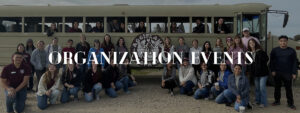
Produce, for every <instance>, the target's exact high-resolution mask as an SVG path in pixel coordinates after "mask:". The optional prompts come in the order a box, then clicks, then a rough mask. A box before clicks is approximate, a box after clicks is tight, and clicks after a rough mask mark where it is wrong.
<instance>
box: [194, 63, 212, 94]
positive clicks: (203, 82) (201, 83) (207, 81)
mask: <svg viewBox="0 0 300 113" xmlns="http://www.w3.org/2000/svg"><path fill="white" fill-rule="evenodd" d="M201 69H202V70H201V72H200V79H199V80H198V87H199V88H198V89H197V90H196V92H195V94H194V98H195V99H201V98H207V97H208V96H209V92H210V88H211V86H212V80H213V77H214V76H215V75H214V72H213V71H211V70H207V64H205V63H202V64H201Z"/></svg>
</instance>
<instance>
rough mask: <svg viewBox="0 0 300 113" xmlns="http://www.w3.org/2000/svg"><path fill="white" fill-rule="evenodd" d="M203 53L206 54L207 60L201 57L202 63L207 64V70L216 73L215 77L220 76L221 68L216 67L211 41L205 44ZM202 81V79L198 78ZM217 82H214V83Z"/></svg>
mask: <svg viewBox="0 0 300 113" xmlns="http://www.w3.org/2000/svg"><path fill="white" fill-rule="evenodd" d="M202 52H204V53H205V59H204V58H203V57H201V61H203V62H205V63H206V64H207V68H208V69H209V70H211V71H213V72H214V75H217V74H218V70H219V68H218V67H217V66H215V65H214V53H213V51H212V48H211V44H210V42H209V41H206V42H204V44H203V47H202ZM198 79H200V78H198ZM214 81H215V80H213V82H214Z"/></svg>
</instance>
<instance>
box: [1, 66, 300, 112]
mask: <svg viewBox="0 0 300 113" xmlns="http://www.w3.org/2000/svg"><path fill="white" fill-rule="evenodd" d="M0 70H1V69H0ZM137 81H138V86H136V87H133V88H130V91H131V93H130V94H125V93H123V91H119V92H118V97H117V98H114V99H112V98H109V97H108V96H106V95H105V94H104V91H101V93H100V96H101V98H100V100H99V101H93V102H90V103H87V102H85V101H84V100H83V98H82V96H81V94H82V93H81V92H80V93H79V94H80V97H79V98H80V101H79V102H69V103H66V104H60V103H59V102H58V104H56V105H51V106H50V107H48V108H47V109H46V110H43V111H41V110H39V109H38V108H37V106H36V105H37V101H36V96H35V93H33V92H29V93H28V94H27V101H26V108H25V113H216V112H218V113H233V112H235V111H234V110H233V108H232V107H225V105H224V104H216V103H215V102H214V101H208V100H195V99H194V98H193V97H189V96H185V95H179V88H176V89H175V96H170V95H169V94H168V91H167V90H164V89H161V88H160V86H159V85H160V77H159V76H138V77H137ZM283 89H284V88H283ZM267 90H268V91H267V92H268V102H269V104H271V102H273V101H274V99H273V91H274V88H272V87H268V88H267ZM0 92H1V93H0V112H1V113H5V110H6V107H5V96H4V92H3V88H1V89H0ZM294 94H295V95H294V99H295V100H294V101H295V105H296V106H297V105H298V107H299V106H300V98H299V97H300V88H299V87H296V88H294ZM281 101H282V104H281V105H280V106H276V107H273V106H268V107H267V108H258V107H254V109H253V110H248V111H247V112H249V113H252V112H253V113H299V111H300V110H296V111H294V110H291V109H289V108H288V107H286V106H287V104H286V98H285V91H284V90H282V100H281ZM298 109H300V107H299V108H298Z"/></svg>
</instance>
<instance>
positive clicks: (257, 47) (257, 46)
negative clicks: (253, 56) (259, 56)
mask: <svg viewBox="0 0 300 113" xmlns="http://www.w3.org/2000/svg"><path fill="white" fill-rule="evenodd" d="M250 41H253V42H254V43H255V47H254V49H255V50H258V49H261V46H260V45H259V44H258V43H257V42H256V41H255V40H254V39H250V40H249V41H248V51H252V50H251V47H250V44H249V42H250Z"/></svg>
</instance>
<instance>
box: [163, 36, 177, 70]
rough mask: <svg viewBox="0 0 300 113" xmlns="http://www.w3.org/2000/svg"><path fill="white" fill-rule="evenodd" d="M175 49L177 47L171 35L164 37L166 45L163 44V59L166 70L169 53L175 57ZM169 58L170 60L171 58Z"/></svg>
mask: <svg viewBox="0 0 300 113" xmlns="http://www.w3.org/2000/svg"><path fill="white" fill-rule="evenodd" d="M174 51H175V47H174V46H173V45H172V41H171V38H170V37H166V38H165V39H164V45H163V46H162V52H163V54H162V60H163V66H164V72H163V73H165V72H166V70H167V64H168V63H169V62H168V55H170V58H171V59H173V52H174ZM171 59H169V60H171Z"/></svg>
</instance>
